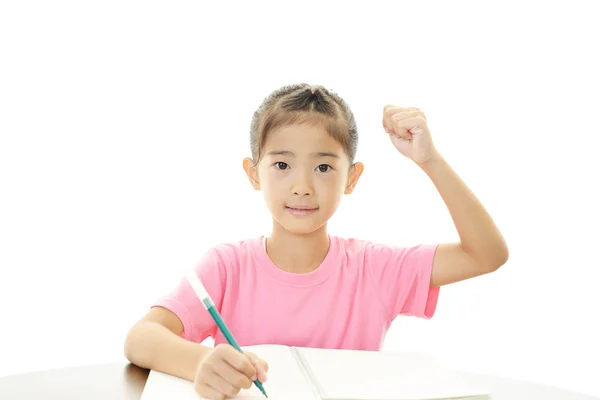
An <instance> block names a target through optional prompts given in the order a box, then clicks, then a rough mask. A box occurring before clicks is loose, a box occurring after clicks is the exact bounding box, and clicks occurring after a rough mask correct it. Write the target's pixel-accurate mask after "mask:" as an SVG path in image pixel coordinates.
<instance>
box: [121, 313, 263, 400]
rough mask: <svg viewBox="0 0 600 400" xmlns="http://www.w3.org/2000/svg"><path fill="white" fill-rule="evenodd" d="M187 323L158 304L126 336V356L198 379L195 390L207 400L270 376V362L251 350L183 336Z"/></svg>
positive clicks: (154, 368) (162, 370)
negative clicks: (183, 322) (205, 342)
mask: <svg viewBox="0 0 600 400" xmlns="http://www.w3.org/2000/svg"><path fill="white" fill-rule="evenodd" d="M181 332H183V324H182V323H181V320H180V319H179V318H178V317H177V316H176V315H175V314H174V313H173V312H171V311H169V310H167V309H166V308H162V307H154V308H152V309H150V311H149V312H148V313H147V314H146V315H145V316H144V317H143V318H142V319H141V320H140V321H139V322H137V323H136V324H135V325H134V326H133V327H132V328H131V330H130V331H129V333H128V334H127V338H126V339H125V357H127V359H128V360H129V361H130V362H131V363H133V364H135V365H137V366H139V367H142V368H146V369H153V370H155V371H159V372H164V373H167V374H169V375H174V376H178V377H180V378H183V379H187V380H188V381H192V382H194V391H195V392H196V393H198V394H199V395H200V396H202V397H204V398H207V399H222V398H224V396H225V397H232V396H235V395H236V394H237V393H239V391H240V390H241V389H248V388H250V387H251V386H252V381H254V380H255V379H257V378H258V379H259V380H260V381H261V382H265V381H266V379H267V375H266V373H267V371H268V369H269V366H268V364H267V363H266V362H265V361H264V360H262V359H260V358H259V357H257V356H256V354H253V353H251V352H244V354H242V353H240V352H239V351H237V350H236V349H234V348H233V347H232V346H230V345H223V344H221V345H218V346H216V347H214V348H210V347H206V346H202V345H201V344H198V343H195V342H191V341H189V340H186V339H184V338H182V337H181V336H180V335H181Z"/></svg>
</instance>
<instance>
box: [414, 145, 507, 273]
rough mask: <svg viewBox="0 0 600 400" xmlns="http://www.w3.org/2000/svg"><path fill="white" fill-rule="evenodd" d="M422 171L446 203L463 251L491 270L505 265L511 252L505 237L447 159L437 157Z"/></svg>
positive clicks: (423, 166) (422, 166)
mask: <svg viewBox="0 0 600 400" xmlns="http://www.w3.org/2000/svg"><path fill="white" fill-rule="evenodd" d="M421 168H422V169H423V171H424V172H425V173H426V174H427V175H428V176H429V178H430V179H431V181H432V182H433V184H434V185H435V187H436V189H437V190H438V192H439V193H440V196H441V197H442V200H443V201H444V203H445V204H446V207H447V208H448V211H449V212H450V215H451V217H452V220H453V222H454V225H455V227H456V230H457V232H458V235H459V237H460V241H461V247H462V248H463V249H464V251H465V252H467V253H469V254H470V255H471V256H473V257H474V258H475V259H476V260H478V261H479V263H480V264H482V265H485V266H486V267H487V268H489V269H491V270H493V269H495V268H498V267H500V266H501V265H502V264H504V263H505V262H506V259H507V258H508V249H507V246H506V242H505V241H504V238H503V237H502V234H501V233H500V231H499V230H498V228H497V227H496V224H495V223H494V221H493V220H492V217H491V216H490V215H489V214H488V212H487V210H486V209H485V208H484V206H483V205H482V204H481V203H480V202H479V200H478V199H477V198H476V197H475V195H474V194H473V193H472V192H471V190H470V189H469V188H468V187H467V185H466V184H465V183H464V182H463V181H462V179H461V178H460V177H459V176H458V175H457V174H456V172H455V171H454V170H453V169H452V168H451V167H450V165H449V164H448V163H447V162H446V160H445V159H444V158H443V157H441V156H439V155H437V156H436V157H433V158H432V159H431V160H430V161H429V162H427V164H425V165H421Z"/></svg>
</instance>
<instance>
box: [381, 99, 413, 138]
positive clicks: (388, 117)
mask: <svg viewBox="0 0 600 400" xmlns="http://www.w3.org/2000/svg"><path fill="white" fill-rule="evenodd" d="M418 112H421V110H419V109H418V108H416V107H398V106H391V105H386V106H385V107H384V112H383V127H384V129H385V131H386V132H387V133H388V134H389V133H393V132H394V129H393V120H392V117H393V116H394V115H395V114H406V113H418Z"/></svg>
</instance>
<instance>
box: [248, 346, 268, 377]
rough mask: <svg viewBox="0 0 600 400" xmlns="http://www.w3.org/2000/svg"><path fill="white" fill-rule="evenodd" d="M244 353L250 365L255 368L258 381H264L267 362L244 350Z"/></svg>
mask: <svg viewBox="0 0 600 400" xmlns="http://www.w3.org/2000/svg"><path fill="white" fill-rule="evenodd" d="M244 354H245V355H246V356H247V357H248V359H249V360H250V362H251V363H252V365H254V368H256V377H257V378H258V380H259V381H260V382H266V381H267V372H268V371H269V364H268V363H267V362H266V361H265V360H263V359H261V358H260V357H258V356H257V355H256V354H254V353H251V352H244Z"/></svg>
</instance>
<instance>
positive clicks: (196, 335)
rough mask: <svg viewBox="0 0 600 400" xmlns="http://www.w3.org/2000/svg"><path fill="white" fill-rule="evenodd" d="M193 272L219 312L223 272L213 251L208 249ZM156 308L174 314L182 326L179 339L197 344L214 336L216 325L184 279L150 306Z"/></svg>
mask: <svg viewBox="0 0 600 400" xmlns="http://www.w3.org/2000/svg"><path fill="white" fill-rule="evenodd" d="M194 270H195V272H196V275H197V276H198V278H199V279H200V282H202V284H203V285H204V287H205V288H206V291H207V292H208V294H209V295H210V297H211V298H212V300H213V302H214V303H215V307H216V308H217V310H220V309H221V304H222V302H223V292H224V288H225V272H224V270H223V268H222V263H221V262H220V260H219V258H218V255H217V254H216V252H215V251H214V250H212V249H211V250H209V251H208V252H207V253H206V254H205V255H204V257H202V259H201V260H200V261H199V262H198V263H197V264H196V266H195V268H194ZM157 306H160V307H164V308H166V309H168V310H170V311H171V312H173V313H174V314H175V315H177V317H178V318H179V319H180V320H181V322H182V324H183V332H182V334H181V336H182V337H183V338H184V339H187V340H190V341H192V342H196V343H201V342H202V341H203V340H204V339H206V338H208V337H209V336H212V337H214V335H215V333H216V329H217V326H216V324H215V322H214V320H213V319H212V317H211V316H210V314H209V313H208V311H206V309H205V308H204V305H203V304H202V302H201V301H200V299H198V297H197V296H196V292H194V290H193V289H192V287H191V285H190V283H189V281H188V280H187V278H186V277H185V276H184V277H182V278H181V280H180V282H179V284H178V285H177V286H176V287H175V288H174V289H173V290H172V291H171V292H170V293H168V294H166V295H165V296H163V297H161V298H160V299H158V300H157V301H156V302H155V303H154V305H153V307H157Z"/></svg>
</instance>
